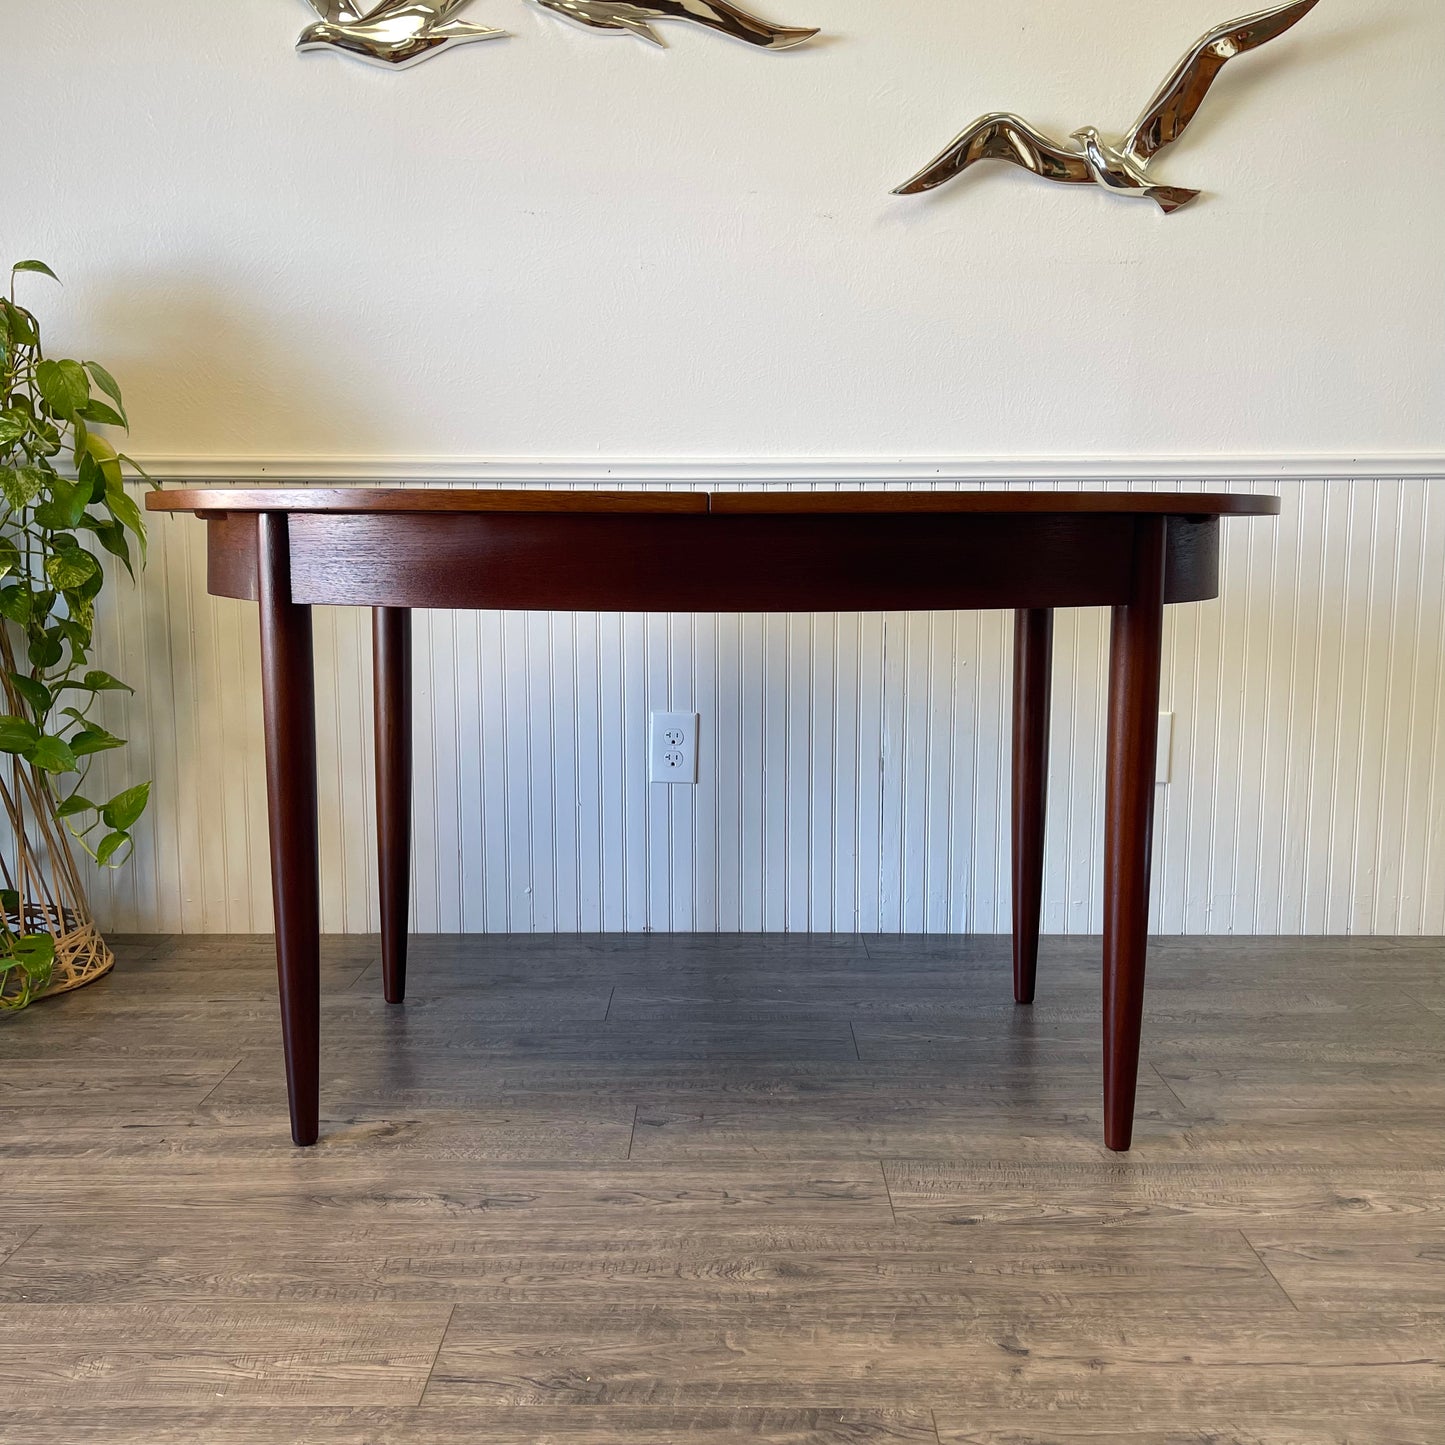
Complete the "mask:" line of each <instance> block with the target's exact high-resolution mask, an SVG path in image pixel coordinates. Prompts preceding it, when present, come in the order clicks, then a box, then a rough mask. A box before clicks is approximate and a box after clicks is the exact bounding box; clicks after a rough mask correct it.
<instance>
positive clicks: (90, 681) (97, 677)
mask: <svg viewBox="0 0 1445 1445" xmlns="http://www.w3.org/2000/svg"><path fill="white" fill-rule="evenodd" d="M60 686H61V689H62V690H63V689H65V688H78V689H79V690H80V691H82V692H134V691H135V689H134V688H133V687H131V686H130V684H129V683H125V682H122V681H121V680H120V679H119V678H118V677H112V676H111V675H110V674H109V673H108V672H102V671H101V670H100V669H99V668H92V669H91V670H90V671H89V672H87V673H86V674H85V676H84V677H83V678H82V679H81V680H80V681H79V682H63V683H61V685H60ZM67 711H68V712H73V711H74V709H73V708H68V709H67Z"/></svg>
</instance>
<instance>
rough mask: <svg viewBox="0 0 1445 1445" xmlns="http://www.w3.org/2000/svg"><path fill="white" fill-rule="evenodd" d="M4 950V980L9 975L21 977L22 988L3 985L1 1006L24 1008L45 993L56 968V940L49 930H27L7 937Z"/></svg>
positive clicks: (0, 967)
mask: <svg viewBox="0 0 1445 1445" xmlns="http://www.w3.org/2000/svg"><path fill="white" fill-rule="evenodd" d="M4 943H5V948H4V951H3V952H0V983H7V984H8V980H7V978H6V975H9V976H11V977H14V976H16V975H18V976H19V977H20V980H21V982H20V986H19V987H18V988H12V987H9V986H7V987H4V988H0V1008H8V1009H17V1008H24V1007H25V1005H26V1004H27V1003H29V1002H30V1000H31V999H33V998H34V997H35V996H36V995H37V994H40V993H44V991H45V989H46V988H47V987H48V986H49V984H50V979H51V976H52V975H53V973H54V971H55V940H54V939H53V938H52V937H51V936H50V935H49V934H48V933H27V934H24V935H22V936H21V937H19V938H17V937H16V936H15V935H14V934H11V935H9V936H8V937H7V938H6V939H5V940H4Z"/></svg>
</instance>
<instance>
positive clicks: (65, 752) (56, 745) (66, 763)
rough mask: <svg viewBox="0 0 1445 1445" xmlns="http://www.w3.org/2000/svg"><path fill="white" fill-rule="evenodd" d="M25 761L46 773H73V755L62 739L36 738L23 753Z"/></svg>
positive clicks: (47, 736) (47, 735) (46, 736)
mask: <svg viewBox="0 0 1445 1445" xmlns="http://www.w3.org/2000/svg"><path fill="white" fill-rule="evenodd" d="M24 758H25V761H26V762H28V763H33V764H34V765H35V766H36V767H37V768H41V769H43V770H44V771H45V772H47V773H73V772H74V771H75V754H74V752H72V751H71V748H70V744H69V743H67V742H66V741H65V739H64V738H57V737H51V736H50V735H49V734H46V735H45V736H43V737H39V738H37V739H36V740H35V741H34V742H33V743H32V744H31V745H30V746H29V747H28V748H27V749H26V750H25V753H24Z"/></svg>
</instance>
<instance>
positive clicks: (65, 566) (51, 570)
mask: <svg viewBox="0 0 1445 1445" xmlns="http://www.w3.org/2000/svg"><path fill="white" fill-rule="evenodd" d="M99 571H100V563H99V562H97V561H96V560H95V558H94V557H92V556H91V555H90V553H89V552H87V551H86V550H85V549H84V548H83V547H77V548H76V549H75V550H74V551H73V552H71V551H65V552H60V553H58V554H57V555H55V556H53V557H48V558H46V561H45V575H46V576H47V577H48V578H49V579H50V581H51V582H52V584H53V585H54V586H55V589H56V590H57V591H58V592H67V591H69V590H71V589H72V588H75V587H79V586H80V584H81V583H82V582H85V581H87V580H88V579H89V578H91V577H93V576H94V575H95V574H96V573H97V572H99Z"/></svg>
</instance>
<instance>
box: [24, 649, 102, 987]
mask: <svg viewBox="0 0 1445 1445" xmlns="http://www.w3.org/2000/svg"><path fill="white" fill-rule="evenodd" d="M0 665H3V667H4V669H5V677H4V680H3V682H4V685H3V694H4V697H5V702H6V708H7V711H8V712H10V713H11V714H12V715H18V716H22V717H23V716H24V715H25V712H24V707H23V703H22V700H21V699H20V698H19V697H18V696H17V695H16V693H15V690H14V688H13V687H12V686H11V683H10V677H9V674H10V673H12V672H13V671H14V670H15V658H14V655H13V652H12V649H11V644H10V638H9V636H8V634H7V633H5V632H4V631H0ZM0 806H3V814H0V830H3V835H4V836H3V838H0V886H3V887H4V888H5V889H7V890H8V891H9V892H11V893H13V894H15V895H16V896H18V897H19V899H20V907H19V908H18V909H15V910H9V911H7V913H6V917H5V922H6V925H7V926H8V927H9V929H10V930H11V932H12V933H21V934H24V933H48V934H50V936H51V937H52V938H53V939H54V940H55V964H54V967H53V969H52V971H51V975H50V982H49V983H48V984H47V985H46V986H45V987H44V988H43V989H40V990H38V991H37V992H36V993H35V994H34V995H32V997H37V998H46V997H48V996H49V995H51V994H56V993H66V992H68V991H69V990H70V989H73V988H80V987H81V986H82V985H84V984H87V983H91V982H93V981H94V980H95V979H97V978H100V977H101V976H102V975H103V974H107V973H109V972H110V970H111V969H112V968H114V967H115V955H114V954H113V953H112V952H111V951H110V949H109V948H108V947H107V946H106V942H105V940H104V939H103V938H102V937H101V936H100V934H99V932H98V931H97V929H96V926H95V920H94V919H93V918H92V917H91V916H90V903H89V900H88V899H87V898H86V895H85V885H84V884H83V883H82V882H81V877H80V870H79V869H78V868H77V867H76V864H75V854H74V852H73V851H72V849H71V845H70V834H69V832H68V831H67V830H66V827H65V824H64V823H63V822H61V820H60V819H59V818H57V817H56V816H55V804H54V795H53V794H52V792H51V790H50V787H49V784H48V782H47V781H46V779H45V778H44V777H43V776H41V775H40V774H38V773H37V772H36V770H35V769H34V768H33V767H31V765H30V764H29V763H27V762H24V761H22V760H21V759H20V758H18V757H17V756H15V755H14V754H13V753H11V754H6V755H0ZM16 973H18V970H12V971H11V972H9V973H5V974H0V1002H5V1003H13V1002H15V1001H16V1000H17V999H19V998H22V997H23V995H22V994H21V993H20V992H19V989H20V985H21V980H20V979H19V978H17V977H16V976H15V975H16Z"/></svg>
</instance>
